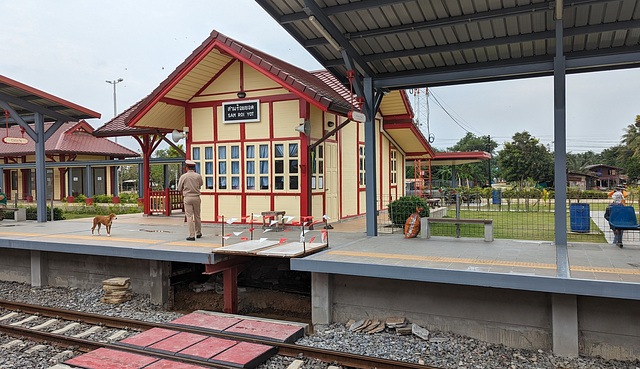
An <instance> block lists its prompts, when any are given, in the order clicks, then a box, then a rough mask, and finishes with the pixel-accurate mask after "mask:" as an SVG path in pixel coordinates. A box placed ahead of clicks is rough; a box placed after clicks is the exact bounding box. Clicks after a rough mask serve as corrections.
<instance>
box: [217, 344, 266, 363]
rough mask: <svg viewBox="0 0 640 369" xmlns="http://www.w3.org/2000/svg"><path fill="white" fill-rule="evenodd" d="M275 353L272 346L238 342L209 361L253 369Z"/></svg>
mask: <svg viewBox="0 0 640 369" xmlns="http://www.w3.org/2000/svg"><path fill="white" fill-rule="evenodd" d="M275 353H276V348H275V347H273V346H265V345H260V344H257V343H250V342H240V343H238V344H237V345H235V346H233V347H231V348H230V349H228V350H226V351H224V352H222V353H220V354H218V355H216V356H214V357H212V358H211V359H209V361H211V362H213V363H219V364H227V365H228V364H231V365H234V366H241V367H243V368H255V367H256V366H258V365H259V364H260V363H262V362H264V361H266V360H267V359H268V358H270V357H271V356H273V355H274V354H275Z"/></svg>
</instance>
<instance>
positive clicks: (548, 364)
mask: <svg viewBox="0 0 640 369" xmlns="http://www.w3.org/2000/svg"><path fill="white" fill-rule="evenodd" d="M103 295H104V291H103V290H102V288H93V289H77V288H58V287H44V288H31V286H29V285H28V284H24V283H15V282H4V281H0V299H3V300H10V301H15V302H23V303H28V304H34V305H44V306H49V307H55V308H59V309H67V310H75V311H84V312H89V313H95V314H103V315H109V316H119V317H124V318H129V319H138V320H144V321H151V322H163V323H166V322H169V321H171V320H174V319H176V318H178V317H180V316H182V315H183V314H180V313H175V312H170V311H166V310H163V309H162V308H160V307H158V306H155V305H153V304H151V302H150V300H149V297H148V296H142V295H138V294H134V295H133V298H132V299H131V301H127V302H123V303H120V304H106V303H102V302H100V299H101V298H102V296H103ZM197 308H198V307H194V309H197ZM10 340H13V339H12V338H10V337H7V336H3V335H0V345H2V344H4V343H6V342H8V341H10ZM297 344H300V345H307V346H313V347H321V348H326V349H331V350H339V351H349V352H352V353H357V354H364V355H370V356H377V357H382V358H386V359H393V360H400V361H408V362H412V363H418V364H425V365H432V366H436V367H441V368H468V369H472V368H473V369H475V368H505V369H543V368H562V369H601V368H612V369H613V368H616V369H640V361H639V360H635V361H633V362H631V361H627V362H623V361H615V360H604V359H602V358H593V357H578V358H564V357H561V356H557V355H554V354H552V353H550V352H545V351H542V350H538V351H535V350H521V349H512V348H508V347H505V346H502V345H495V344H490V343H486V342H482V341H478V340H475V339H472V338H468V337H463V336H459V335H455V334H452V333H447V332H435V331H432V332H430V340H429V341H425V340H422V339H419V338H417V337H415V336H412V335H408V336H398V335H396V333H395V331H394V330H393V329H389V328H387V329H386V330H385V331H384V332H381V333H376V334H366V333H361V332H350V331H349V330H348V329H347V328H346V327H345V326H344V324H332V325H329V326H317V327H315V332H314V334H313V335H311V336H308V337H304V338H302V339H300V340H298V342H297ZM31 346H33V344H30V345H29V347H31ZM27 348H28V347H27ZM27 348H22V349H19V350H17V349H13V348H11V349H1V348H0V368H2V369H13V368H20V369H24V368H49V367H50V366H52V365H53V363H51V362H49V359H50V358H51V357H52V356H54V355H55V354H56V353H60V352H63V351H64V350H65V349H64V348H58V349H55V348H51V347H49V348H46V349H44V350H42V351H36V352H34V353H31V354H26V353H25V351H26V350H27ZM295 359H296V358H290V357H281V356H275V357H273V358H271V359H270V360H269V361H267V362H266V363H264V364H262V365H260V366H259V367H258V368H260V369H267V368H269V369H280V368H282V369H285V368H287V366H288V365H289V364H290V363H291V362H293V361H294V360H295ZM298 359H301V358H298ZM303 360H304V361H305V364H304V366H303V368H305V369H308V368H321V369H325V368H327V367H328V366H329V365H335V363H334V364H327V363H322V362H318V361H316V360H310V359H303Z"/></svg>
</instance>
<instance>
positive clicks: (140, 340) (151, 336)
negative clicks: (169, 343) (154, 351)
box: [118, 328, 180, 347]
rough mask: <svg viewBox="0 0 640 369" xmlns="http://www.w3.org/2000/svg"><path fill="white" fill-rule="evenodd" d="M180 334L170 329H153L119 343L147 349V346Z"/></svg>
mask: <svg viewBox="0 0 640 369" xmlns="http://www.w3.org/2000/svg"><path fill="white" fill-rule="evenodd" d="M178 333H180V332H178V331H172V330H170V329H163V328H151V329H149V330H147V331H144V332H142V333H138V334H136V335H135V336H131V337H127V338H125V339H123V340H121V341H118V342H120V343H124V344H127V345H133V346H141V347H147V346H151V345H153V344H154V343H156V342H160V341H162V340H163V339H165V338H168V337H171V336H173V335H176V334H178Z"/></svg>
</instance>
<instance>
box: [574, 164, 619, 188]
mask: <svg viewBox="0 0 640 369" xmlns="http://www.w3.org/2000/svg"><path fill="white" fill-rule="evenodd" d="M584 169H586V170H588V171H590V172H592V173H593V174H594V175H595V176H596V179H595V181H594V184H593V187H594V188H595V189H601V190H605V189H610V188H613V187H615V186H617V185H619V184H622V183H624V182H626V180H627V176H626V175H624V174H622V172H623V171H624V169H622V168H617V167H613V166H610V165H604V164H594V165H587V166H586V167H584Z"/></svg>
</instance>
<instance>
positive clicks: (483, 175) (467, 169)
mask: <svg viewBox="0 0 640 369" xmlns="http://www.w3.org/2000/svg"><path fill="white" fill-rule="evenodd" d="M497 147H498V143H497V142H496V141H494V140H492V139H491V137H490V136H480V137H478V136H476V135H474V134H473V133H471V132H467V134H466V135H465V136H464V137H462V138H461V139H460V141H458V142H457V143H456V144H455V145H453V146H452V147H449V148H447V151H448V152H458V151H486V152H488V153H490V154H492V156H493V152H494V150H495V149H496V148H497ZM489 165H490V163H488V162H486V161H483V162H479V163H471V164H462V165H458V166H456V174H457V175H458V178H461V179H469V180H473V181H474V182H478V183H489V181H490V178H489Z"/></svg>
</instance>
